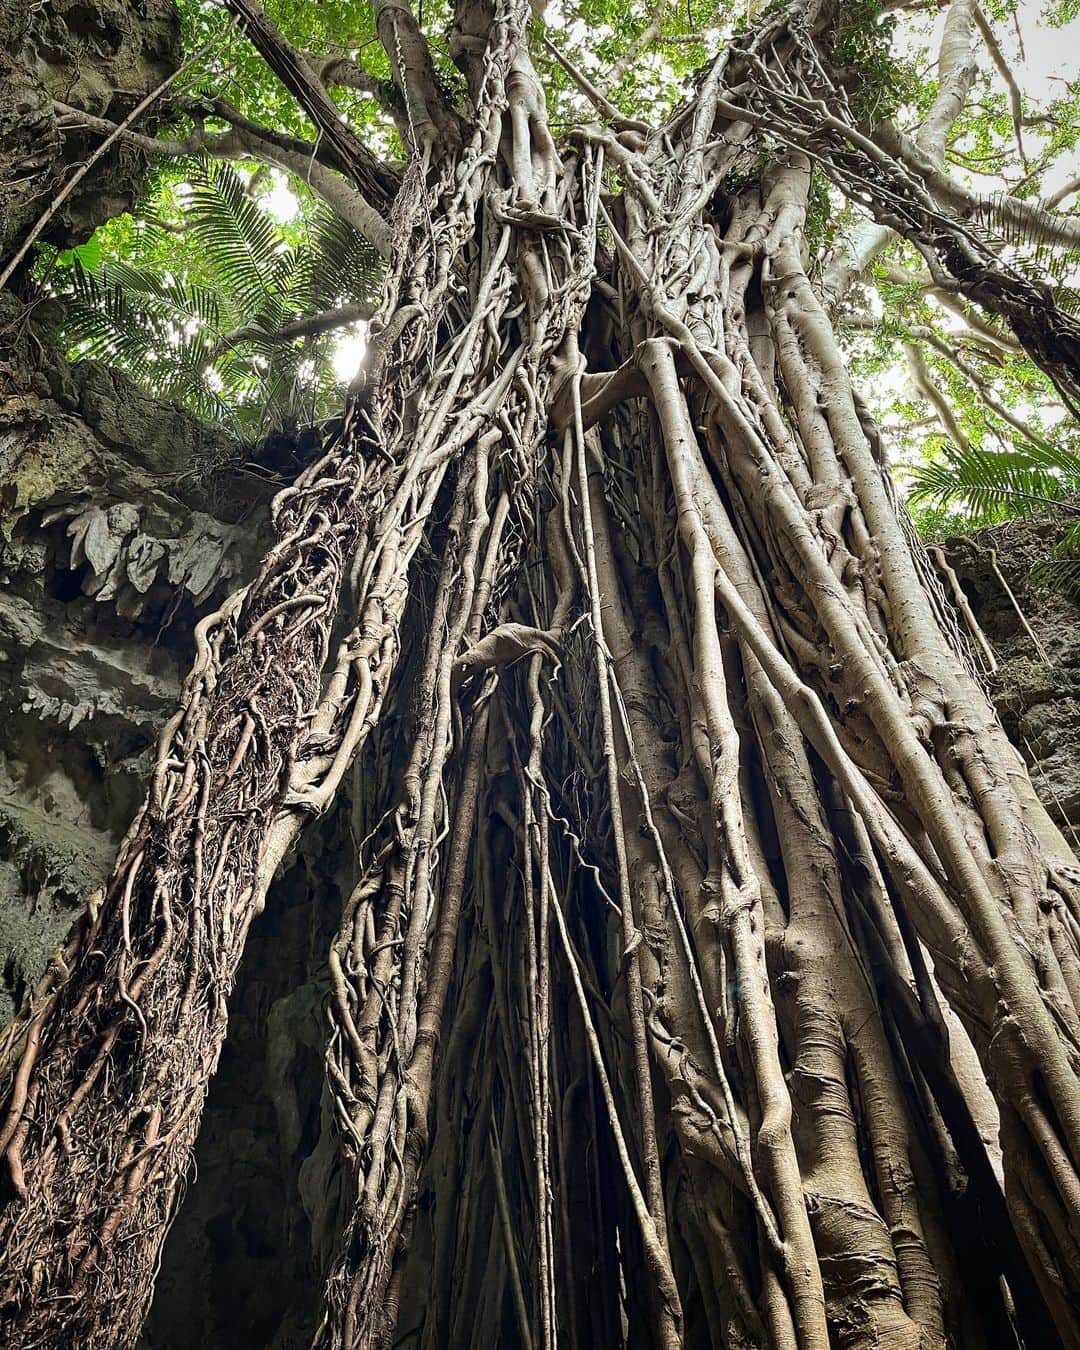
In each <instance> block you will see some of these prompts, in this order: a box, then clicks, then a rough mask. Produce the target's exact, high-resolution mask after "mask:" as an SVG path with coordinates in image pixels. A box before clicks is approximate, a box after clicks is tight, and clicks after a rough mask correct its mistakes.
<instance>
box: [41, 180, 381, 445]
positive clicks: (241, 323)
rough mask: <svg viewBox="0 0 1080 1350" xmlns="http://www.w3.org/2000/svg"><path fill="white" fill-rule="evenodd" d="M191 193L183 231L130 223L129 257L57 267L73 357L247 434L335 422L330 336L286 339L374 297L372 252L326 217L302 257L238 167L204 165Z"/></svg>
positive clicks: (310, 227) (315, 224) (59, 262)
mask: <svg viewBox="0 0 1080 1350" xmlns="http://www.w3.org/2000/svg"><path fill="white" fill-rule="evenodd" d="M185 186H186V188H187V191H186V192H184V193H181V207H180V216H181V220H182V224H181V225H180V226H171V227H170V226H169V225H168V224H167V223H162V222H160V221H155V220H146V219H143V220H141V221H140V220H134V221H132V220H130V219H129V221H128V222H126V223H125V226H124V237H125V243H126V247H124V248H123V250H118V252H119V253H120V256H115V255H114V256H112V257H103V256H102V247H101V245H100V244H99V246H98V249H97V252H96V254H95V253H91V254H89V255H87V254H86V252H85V250H73V251H72V256H71V257H70V258H64V257H63V255H61V256H60V257H57V258H55V259H54V270H53V273H52V279H53V284H54V286H55V288H56V289H57V291H58V292H59V293H60V294H61V295H62V296H63V297H64V298H65V300H66V302H67V304H66V317H65V320H64V333H65V336H66V338H67V339H68V341H69V342H70V343H71V344H72V346H73V348H74V351H75V352H76V353H77V354H78V355H81V356H86V357H92V358H94V359H99V360H108V361H110V362H111V363H113V364H115V365H117V366H118V367H119V368H120V369H122V370H124V371H125V372H126V373H127V374H129V375H131V376H132V377H133V378H134V379H136V380H138V381H139V382H140V383H143V384H145V385H146V386H147V387H149V388H151V389H153V390H154V391H155V392H157V393H159V394H161V395H162V396H164V397H166V398H171V399H175V400H176V401H177V402H180V403H183V404H184V405H185V406H187V407H189V408H190V409H191V410H192V411H193V412H196V413H198V414H199V415H200V416H202V417H206V418H209V419H212V420H214V421H220V422H223V423H226V424H227V425H229V426H231V427H232V429H233V430H234V431H236V432H237V433H238V434H240V435H244V436H258V435H261V434H265V433H266V432H269V431H271V430H274V429H277V428H279V427H283V426H285V427H293V428H295V427H298V426H302V425H305V424H308V423H310V422H311V421H313V420H316V419H317V418H319V417H322V416H325V415H328V414H329V413H330V412H332V411H335V410H336V408H337V407H338V406H339V404H340V400H341V397H342V392H343V391H342V390H341V388H340V386H339V383H338V380H337V379H336V377H335V375H334V371H333V366H332V361H331V358H332V355H333V349H332V338H330V337H328V336H326V335H323V336H321V337H307V338H299V339H296V340H286V341H282V340H281V339H279V338H278V337H276V336H275V335H276V334H277V333H278V330H280V329H281V328H282V327H284V326H285V325H286V324H288V323H290V322H292V321H295V320H297V319H299V318H303V317H306V316H309V315H313V314H317V313H319V312H321V311H324V310H328V309H333V308H335V307H337V306H341V305H344V304H347V303H349V302H359V301H370V300H372V299H373V297H374V296H376V295H377V293H378V288H379V286H380V283H381V263H380V260H379V259H378V257H377V255H376V254H375V252H374V250H373V249H372V248H371V246H370V245H369V244H368V243H367V242H366V240H364V239H362V238H361V236H360V235H358V234H357V232H356V231H355V230H354V229H353V228H352V227H351V226H349V225H348V224H347V223H346V222H344V221H342V220H340V219H339V218H337V217H336V216H333V215H331V214H330V213H329V212H328V211H326V210H325V209H322V208H314V209H313V210H312V211H311V213H310V216H309V218H308V219H307V221H306V222H305V225H306V228H305V231H304V233H303V235H302V236H301V238H300V241H299V242H297V243H296V244H293V245H292V246H290V245H289V244H287V243H286V241H285V239H284V238H283V235H282V231H281V229H280V228H279V226H278V225H277V223H276V222H275V221H274V219H273V217H272V216H271V215H270V214H269V212H268V211H267V210H265V209H264V208H263V207H261V206H260V205H259V204H258V202H257V201H256V200H255V199H254V198H253V196H252V193H251V190H250V179H247V178H246V176H245V175H243V174H241V173H240V172H238V171H237V170H236V169H234V168H232V167H231V166H230V165H227V164H214V163H209V162H202V163H198V164H196V165H194V166H193V167H191V168H190V169H189V171H188V178H187V183H186V185H185ZM177 229H179V230H180V231H181V232H182V233H180V234H179V235H178V234H176V233H175V231H176V230H177ZM125 255H126V256H125ZM95 258H97V259H100V261H97V264H96V266H95V265H94V263H95Z"/></svg>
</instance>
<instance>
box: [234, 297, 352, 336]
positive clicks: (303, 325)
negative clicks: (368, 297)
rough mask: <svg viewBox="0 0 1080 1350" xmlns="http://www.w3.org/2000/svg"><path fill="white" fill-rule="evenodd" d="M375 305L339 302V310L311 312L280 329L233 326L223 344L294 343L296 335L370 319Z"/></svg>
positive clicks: (331, 329)
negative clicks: (340, 303) (343, 303)
mask: <svg viewBox="0 0 1080 1350" xmlns="http://www.w3.org/2000/svg"><path fill="white" fill-rule="evenodd" d="M374 313H375V306H374V305H370V304H366V303H364V302H363V301H357V302H356V303H354V304H350V305H339V306H338V308H337V309H327V310H323V311H322V312H321V313H319V314H308V315H305V316H304V318H302V319H293V320H292V321H291V322H289V323H285V324H282V326H281V327H280V328H274V329H266V328H260V327H259V326H258V324H247V325H246V326H245V327H243V328H234V329H233V330H232V331H231V332H229V333H223V334H222V335H221V344H222V346H233V345H234V344H235V343H237V342H294V341H296V339H297V338H304V337H315V336H317V335H318V334H320V333H330V332H333V330H334V329H335V328H344V327H346V326H347V325H348V324H350V323H357V322H358V321H359V320H361V319H370V318H371V316H372V314H374Z"/></svg>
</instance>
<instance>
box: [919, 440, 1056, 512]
mask: <svg viewBox="0 0 1080 1350" xmlns="http://www.w3.org/2000/svg"><path fill="white" fill-rule="evenodd" d="M1076 493H1080V455H1077V454H1076V453H1074V452H1073V451H1072V450H1070V449H1067V448H1060V447H1056V446H1053V445H1050V444H1048V443H1041V444H1038V445H1036V444H1027V445H1022V446H1014V447H1013V448H1012V449H1010V450H989V449H986V448H985V447H976V446H968V447H966V448H964V449H961V448H960V447H958V446H955V445H947V446H946V447H945V448H944V449H943V450H942V451H940V452H939V454H938V456H937V457H936V458H935V459H933V460H929V461H927V462H926V463H923V464H920V465H919V466H918V467H917V468H916V469H915V470H914V471H913V473H912V489H911V500H912V501H913V502H916V503H917V502H920V501H924V502H932V503H934V504H935V505H937V506H938V507H947V506H953V507H960V508H961V509H962V510H963V512H964V515H965V516H966V517H967V519H968V522H969V526H971V527H974V526H977V525H984V524H989V523H992V522H994V521H997V520H1000V519H1003V518H1005V517H1008V516H1016V515H1024V514H1026V513H1027V512H1029V511H1031V510H1034V509H1036V508H1038V507H1040V506H1044V505H1046V504H1047V503H1049V502H1057V501H1060V500H1061V499H1062V498H1063V497H1069V496H1072V495H1075V494H1076Z"/></svg>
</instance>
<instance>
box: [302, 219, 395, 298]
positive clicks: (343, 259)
mask: <svg viewBox="0 0 1080 1350" xmlns="http://www.w3.org/2000/svg"><path fill="white" fill-rule="evenodd" d="M382 273H383V263H382V259H381V258H380V257H379V255H378V253H376V251H375V250H374V249H373V248H372V246H371V245H370V244H369V243H368V241H367V240H366V239H365V238H364V237H363V235H362V234H360V233H359V231H357V230H355V229H354V228H353V227H352V226H351V225H350V224H349V223H348V222H347V221H344V220H342V219H341V218H340V217H339V216H335V215H333V214H332V213H331V212H329V211H320V212H319V214H318V215H317V216H316V218H315V220H314V221H313V222H312V226H311V234H310V238H309V242H308V245H307V247H306V248H303V249H300V250H298V257H297V265H296V272H295V277H294V283H293V288H292V291H291V294H292V296H293V297H294V299H295V300H296V302H297V307H298V308H299V309H301V310H303V311H306V312H307V313H311V314H314V313H317V312H318V311H319V310H323V309H333V308H334V307H335V306H336V305H340V304H344V303H345V302H347V301H349V300H367V299H372V298H374V297H375V296H376V295H377V294H378V292H379V287H380V286H381V285H382Z"/></svg>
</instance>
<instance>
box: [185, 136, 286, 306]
mask: <svg viewBox="0 0 1080 1350" xmlns="http://www.w3.org/2000/svg"><path fill="white" fill-rule="evenodd" d="M186 226H187V228H188V230H189V231H190V233H191V237H192V239H193V240H194V241H195V242H196V243H197V244H199V245H201V247H202V249H203V251H204V253H205V257H206V262H207V264H208V266H209V267H210V269H211V270H212V272H213V274H214V275H215V276H216V277H217V278H218V280H219V281H220V283H221V286H222V288H223V289H224V290H225V291H227V292H228V293H229V294H230V295H232V296H234V297H235V299H236V300H237V302H238V303H239V305H240V307H241V308H242V309H243V310H244V311H245V312H247V313H254V312H256V311H258V310H259V309H260V308H261V306H262V305H264V304H265V303H267V302H272V301H273V300H274V299H275V298H276V295H277V294H278V293H279V292H280V290H281V283H282V280H283V279H284V276H286V275H287V271H286V269H287V267H288V262H289V260H288V250H287V249H285V247H284V246H283V244H282V242H281V239H280V238H279V236H278V232H277V229H276V228H275V225H274V222H273V220H272V219H271V217H270V216H269V215H267V214H266V212H265V211H262V210H260V209H259V206H258V204H257V203H256V202H255V201H253V200H252V198H251V197H250V196H249V195H248V193H247V192H245V190H244V185H243V182H242V181H241V179H240V175H239V174H238V173H237V172H236V170H235V169H233V168H232V167H231V166H230V165H228V164H221V163H214V162H211V161H207V162H205V163H203V164H201V165H200V166H199V168H198V169H197V170H196V172H195V173H193V174H192V178H191V193H190V196H189V199H188V206H187V220H186Z"/></svg>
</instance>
